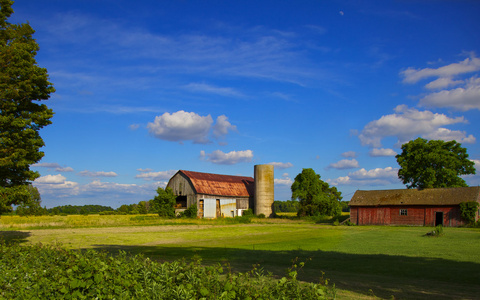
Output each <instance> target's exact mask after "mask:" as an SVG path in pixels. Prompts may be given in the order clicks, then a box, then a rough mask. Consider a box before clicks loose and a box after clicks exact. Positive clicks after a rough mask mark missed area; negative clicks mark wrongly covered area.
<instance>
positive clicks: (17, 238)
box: [0, 231, 32, 244]
mask: <svg viewBox="0 0 480 300" xmlns="http://www.w3.org/2000/svg"><path fill="white" fill-rule="evenodd" d="M31 235H32V234H31V233H30V232H24V231H0V241H2V240H3V241H5V243H7V244H9V243H25V242H26V241H27V238H29V237H30V236H31Z"/></svg>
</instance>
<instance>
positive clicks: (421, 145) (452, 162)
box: [396, 138, 475, 189]
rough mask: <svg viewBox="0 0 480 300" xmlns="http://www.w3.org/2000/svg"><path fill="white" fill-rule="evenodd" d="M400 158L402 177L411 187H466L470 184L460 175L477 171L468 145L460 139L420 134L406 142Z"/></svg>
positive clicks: (399, 171) (408, 186)
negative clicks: (465, 145)
mask: <svg viewBox="0 0 480 300" xmlns="http://www.w3.org/2000/svg"><path fill="white" fill-rule="evenodd" d="M396 158H397V162H398V164H399V165H400V169H399V170H398V177H399V178H400V179H401V180H402V181H403V183H404V184H405V185H407V188H409V189H411V188H419V189H427V188H443V187H464V186H468V185H467V183H466V182H465V180H463V179H462V178H460V175H468V174H475V167H474V165H475V163H474V162H473V161H471V160H470V159H468V154H467V149H465V148H463V147H462V145H461V144H460V143H457V142H456V141H450V142H445V141H441V140H430V141H428V140H426V139H422V138H417V139H416V140H412V141H410V142H408V143H406V144H403V145H402V153H401V154H398V155H397V156H396Z"/></svg>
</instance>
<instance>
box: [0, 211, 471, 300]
mask: <svg viewBox="0 0 480 300" xmlns="http://www.w3.org/2000/svg"><path fill="white" fill-rule="evenodd" d="M37 218H39V219H37ZM82 218H83V219H82ZM69 219H70V221H68V220H69ZM74 219H76V220H77V221H76V223H75V222H73V221H72V220H74ZM82 220H83V223H82V224H81V222H80V221H82ZM94 220H97V221H96V222H98V223H97V226H95V224H94V222H95V221H94ZM9 221H11V222H9ZM69 222H70V223H69ZM223 222H228V220H227V221H223ZM127 223H128V224H130V226H126V225H125V224H127ZM40 224H41V225H40ZM75 224H76V225H75ZM113 224H116V225H113ZM431 230H432V228H429V227H383V226H353V227H347V226H332V225H321V224H314V223H313V222H306V221H301V220H295V221H292V220H285V219H263V220H262V219H256V220H254V221H253V223H251V224H227V223H222V220H216V221H212V220H184V219H180V220H178V219H176V220H162V219H159V218H158V217H156V218H154V217H153V216H152V217H149V216H143V217H142V216H127V217H125V216H97V217H96V216H74V217H70V218H69V217H51V219H48V217H44V218H43V219H42V218H40V217H33V218H32V217H30V218H29V219H27V218H25V219H19V218H14V217H1V218H0V237H3V238H4V239H7V240H20V241H22V242H23V243H33V244H35V243H61V244H62V245H63V246H64V247H66V248H71V249H87V248H93V249H97V250H104V251H109V252H112V253H117V252H118V250H124V251H127V252H129V253H132V254H140V253H141V254H143V255H145V256H147V257H150V258H152V259H157V260H161V261H166V260H175V259H180V258H183V257H185V258H191V257H193V256H195V255H196V256H199V257H201V258H202V259H203V261H204V263H205V264H213V263H217V262H219V263H228V264H229V265H230V267H231V268H232V269H233V270H235V271H242V272H243V271H248V270H250V269H251V267H252V265H254V264H260V266H261V267H263V268H264V269H265V270H266V271H269V272H272V273H273V274H274V275H277V276H282V275H284V271H285V269H287V268H288V267H289V266H291V264H292V262H291V261H292V259H295V258H298V260H299V261H306V265H305V267H304V268H303V269H302V270H301V272H300V279H301V280H305V281H312V282H318V280H319V278H320V277H321V276H322V272H325V278H330V280H331V282H332V283H335V284H336V286H337V287H338V288H339V298H344V299H347V298H357V299H359V298H365V299H368V298H374V296H373V295H375V296H376V297H379V298H387V299H388V298H391V296H394V297H395V298H396V299H422V298H423V299H428V298H436V299H442V298H443V299H458V298H462V299H475V298H477V297H478V295H479V294H480V274H479V271H478V270H480V255H479V254H480V250H479V246H480V230H479V229H474V228H445V230H444V233H445V235H444V236H442V237H439V238H435V237H426V236H425V233H427V232H428V231H431Z"/></svg>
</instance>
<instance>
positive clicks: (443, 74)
mask: <svg viewBox="0 0 480 300" xmlns="http://www.w3.org/2000/svg"><path fill="white" fill-rule="evenodd" d="M479 70H480V59H479V58H477V57H475V55H474V54H470V57H467V58H466V59H465V60H463V61H461V62H458V63H452V64H449V65H446V66H443V67H440V68H436V69H434V68H424V69H414V68H408V69H406V70H404V71H402V72H400V75H401V76H403V77H404V78H403V82H404V83H416V82H418V81H420V80H422V79H426V78H430V77H440V78H451V77H452V76H455V75H460V74H465V73H471V72H476V71H479Z"/></svg>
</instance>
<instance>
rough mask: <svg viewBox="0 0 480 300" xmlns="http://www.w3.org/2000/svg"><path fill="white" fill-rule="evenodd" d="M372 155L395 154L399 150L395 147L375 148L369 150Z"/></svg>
mask: <svg viewBox="0 0 480 300" xmlns="http://www.w3.org/2000/svg"><path fill="white" fill-rule="evenodd" d="M369 154H370V156H372V157H377V156H395V155H397V152H395V151H394V150H393V149H386V148H373V149H372V150H370V152H369Z"/></svg>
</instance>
